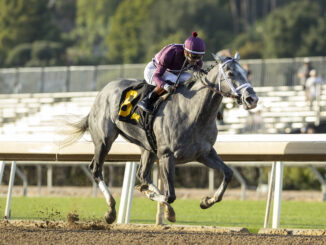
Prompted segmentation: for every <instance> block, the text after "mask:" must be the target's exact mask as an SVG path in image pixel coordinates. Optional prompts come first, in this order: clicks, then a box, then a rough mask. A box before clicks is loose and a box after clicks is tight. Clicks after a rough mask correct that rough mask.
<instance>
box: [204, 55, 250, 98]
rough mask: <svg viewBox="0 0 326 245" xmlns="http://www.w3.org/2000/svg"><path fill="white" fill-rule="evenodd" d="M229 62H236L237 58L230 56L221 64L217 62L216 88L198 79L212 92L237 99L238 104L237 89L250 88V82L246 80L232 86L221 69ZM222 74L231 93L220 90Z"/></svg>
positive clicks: (239, 96)
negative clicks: (236, 85) (230, 57)
mask: <svg viewBox="0 0 326 245" xmlns="http://www.w3.org/2000/svg"><path fill="white" fill-rule="evenodd" d="M230 62H236V63H238V61H237V60H235V59H233V58H232V59H228V60H227V61H225V62H223V63H222V64H219V68H218V90H217V89H215V88H213V87H211V86H209V85H208V84H207V83H204V81H203V80H202V79H200V81H201V82H202V84H203V85H204V86H205V87H206V88H208V89H209V90H211V91H213V92H214V93H216V94H220V95H222V96H224V97H229V98H233V99H237V101H238V103H239V104H240V103H241V99H240V98H241V94H239V91H240V90H241V89H243V88H251V85H250V83H248V82H247V83H244V84H242V85H240V86H239V87H237V88H235V87H234V86H233V84H232V83H231V82H230V80H229V78H228V76H227V75H226V74H225V71H224V69H223V67H224V66H225V65H226V64H228V63H230ZM222 76H223V78H224V80H225V81H226V82H227V84H228V86H229V87H230V89H231V91H232V92H233V93H225V92H223V91H222V90H221V81H222V79H221V78H222ZM205 80H206V77H205Z"/></svg>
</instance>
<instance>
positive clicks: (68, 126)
mask: <svg viewBox="0 0 326 245" xmlns="http://www.w3.org/2000/svg"><path fill="white" fill-rule="evenodd" d="M88 116H89V115H87V116H86V117H83V118H82V119H81V120H79V121H77V122H71V121H68V120H67V119H64V129H63V130H60V134H64V135H67V137H66V138H65V139H63V140H62V141H60V142H59V146H60V148H64V147H67V146H69V145H72V144H73V143H75V142H76V141H77V140H79V139H80V138H81V137H82V136H83V135H84V133H85V132H86V131H88Z"/></svg>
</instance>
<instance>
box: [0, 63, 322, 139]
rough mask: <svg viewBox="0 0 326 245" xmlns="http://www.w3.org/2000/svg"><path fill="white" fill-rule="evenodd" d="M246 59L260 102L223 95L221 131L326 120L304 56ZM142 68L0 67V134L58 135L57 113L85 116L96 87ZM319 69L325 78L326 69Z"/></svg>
mask: <svg viewBox="0 0 326 245" xmlns="http://www.w3.org/2000/svg"><path fill="white" fill-rule="evenodd" d="M243 62H245V63H246V64H249V65H250V69H251V70H252V74H253V78H252V81H253V82H252V83H253V86H254V88H255V91H256V92H257V94H258V96H259V97H260V102H259V105H258V108H257V109H255V110H254V112H249V111H245V110H243V109H242V108H241V107H238V106H236V105H235V104H234V103H233V101H232V100H230V99H226V98H225V99H224V100H223V106H222V108H221V110H223V115H224V120H223V122H219V124H220V125H219V126H218V128H219V132H220V133H221V134H238V133H300V132H301V130H302V128H304V127H306V126H307V125H309V124H312V125H315V127H316V128H317V129H318V126H319V125H323V121H326V85H324V86H323V90H322V91H323V92H322V94H321V97H320V98H319V100H318V101H315V103H314V105H313V107H312V108H311V107H309V103H308V102H306V101H305V94H304V93H305V92H304V90H303V88H302V86H299V85H297V84H298V80H297V77H296V73H297V68H298V66H299V65H300V64H301V62H302V60H301V59H279V60H277V62H276V60H265V61H262V60H246V61H243ZM312 62H314V63H313V65H314V67H321V65H322V64H324V59H323V58H320V57H317V58H313V59H312ZM206 65H209V64H206ZM143 69H144V65H142V64H140V65H120V66H118V65H114V66H98V67H46V68H20V69H0V93H1V94H0V137H5V136H7V137H11V136H12V135H26V136H27V137H28V135H40V136H42V137H47V138H48V137H54V136H53V134H54V133H55V131H56V128H55V127H56V126H57V125H56V123H55V120H56V119H55V118H56V116H57V115H69V114H74V115H80V116H84V115H86V114H87V113H88V112H89V110H90V107H91V106H92V104H93V101H94V98H95V96H96V94H97V91H98V90H100V89H101V88H102V87H103V86H105V84H106V83H107V82H108V81H111V80H114V79H118V78H120V77H130V78H138V79H141V78H142V76H143ZM320 71H321V72H320V73H321V76H323V77H325V74H323V72H325V69H320ZM266 85H273V86H266ZM286 85H288V86H286ZM317 132H318V130H317ZM48 139H49V138H48Z"/></svg>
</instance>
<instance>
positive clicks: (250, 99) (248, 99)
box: [246, 97, 255, 105]
mask: <svg viewBox="0 0 326 245" xmlns="http://www.w3.org/2000/svg"><path fill="white" fill-rule="evenodd" d="M246 101H247V102H248V104H250V105H251V104H252V103H253V102H254V101H255V100H254V99H253V98H252V97H247V98H246Z"/></svg>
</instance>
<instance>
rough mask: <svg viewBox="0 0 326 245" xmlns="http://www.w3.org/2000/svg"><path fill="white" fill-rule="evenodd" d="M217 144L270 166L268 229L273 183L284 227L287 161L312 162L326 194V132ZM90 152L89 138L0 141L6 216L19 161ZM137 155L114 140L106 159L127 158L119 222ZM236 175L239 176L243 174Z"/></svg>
mask: <svg viewBox="0 0 326 245" xmlns="http://www.w3.org/2000/svg"><path fill="white" fill-rule="evenodd" d="M214 148H215V149H216V151H217V152H218V154H219V155H220V156H221V158H222V159H223V160H224V161H225V162H227V163H228V164H229V165H231V166H270V165H271V166H272V171H271V178H270V181H269V192H268V198H267V205H266V215H265V223H264V228H267V227H268V224H269V213H270V206H271V200H272V194H273V187H274V189H275V192H274V207H273V209H274V211H273V223H272V228H279V226H280V214H281V196H282V179H283V167H284V165H288V166H309V167H311V168H312V170H313V171H314V173H315V174H316V176H317V178H318V179H319V181H320V182H321V184H322V190H323V196H324V197H325V190H326V188H325V187H326V181H325V179H324V178H323V176H321V175H320V174H319V172H318V171H317V170H316V168H315V167H314V166H325V165H326V151H325V149H326V135H324V134H315V135H221V136H219V137H218V140H217V142H216V144H215V145H214ZM92 157H93V144H92V143H90V142H82V141H81V142H78V143H76V144H75V145H72V146H69V147H67V148H65V149H58V146H57V145H56V144H55V143H54V142H23V141H22V142H14V141H0V161H1V162H0V182H1V178H2V175H3V168H4V163H5V162H4V161H12V167H11V175H10V180H9V186H8V194H7V204H6V209H5V217H7V218H10V203H11V195H12V187H13V184H14V177H15V172H16V162H17V163H18V164H19V163H24V162H26V161H29V162H31V161H34V162H35V164H38V163H41V162H46V164H47V165H49V164H53V165H56V164H58V163H60V164H65V163H66V164H72V163H75V164H76V163H77V164H80V163H81V162H84V163H85V162H89V161H90V160H91V158H92ZM139 159H140V149H139V148H138V147H137V146H136V145H133V144H130V143H126V142H115V143H114V144H113V146H112V149H111V151H110V153H109V155H108V156H107V158H106V161H109V162H117V161H125V162H127V164H126V168H125V176H124V181H123V190H122V196H121V204H120V208H119V214H118V223H128V222H129V217H130V212H131V204H132V196H133V189H134V183H135V173H136V165H137V162H138V161H139ZM236 175H237V172H236V174H235V176H236ZM236 177H237V176H236ZM237 178H238V180H239V179H240V180H241V176H240V177H239V176H238V177H237ZM240 182H241V181H240ZM273 182H275V184H273ZM158 206H159V205H158ZM162 220H163V219H162V217H161V216H160V215H158V216H157V223H162Z"/></svg>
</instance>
